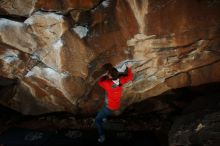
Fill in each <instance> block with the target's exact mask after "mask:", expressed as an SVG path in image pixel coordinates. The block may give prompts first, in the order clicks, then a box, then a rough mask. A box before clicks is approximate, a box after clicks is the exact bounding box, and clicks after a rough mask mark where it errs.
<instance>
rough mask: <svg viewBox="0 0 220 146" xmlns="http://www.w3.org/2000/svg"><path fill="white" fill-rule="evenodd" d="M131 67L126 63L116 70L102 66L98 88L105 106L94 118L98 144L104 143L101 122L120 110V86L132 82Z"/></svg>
mask: <svg viewBox="0 0 220 146" xmlns="http://www.w3.org/2000/svg"><path fill="white" fill-rule="evenodd" d="M130 66H131V65H130V64H128V63H127V65H126V63H125V64H123V65H122V66H121V67H120V68H118V70H117V69H116V68H115V67H113V66H112V64H110V63H107V64H104V65H103V66H102V69H103V70H104V71H105V74H103V75H102V76H101V78H100V79H99V80H98V84H99V86H101V87H102V88H103V89H104V90H105V92H106V94H105V98H106V99H105V100H106V102H105V105H104V106H103V108H102V109H101V110H100V111H99V113H98V114H97V116H96V119H95V123H96V128H97V130H98V134H99V139H98V142H104V141H105V135H104V131H103V127H102V124H103V121H104V120H106V118H107V117H108V116H110V115H112V114H114V112H115V111H118V110H119V108H120V98H121V96H122V90H123V88H122V86H123V85H124V84H125V83H127V82H129V81H131V80H132V76H133V75H132V71H131V67H130ZM119 70H120V71H121V70H126V71H125V72H127V73H120V72H119Z"/></svg>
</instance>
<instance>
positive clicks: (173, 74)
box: [0, 0, 220, 114]
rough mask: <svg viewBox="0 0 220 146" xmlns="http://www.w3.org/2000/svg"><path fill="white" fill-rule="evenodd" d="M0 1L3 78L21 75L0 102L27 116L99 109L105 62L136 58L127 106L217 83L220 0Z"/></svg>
mask: <svg viewBox="0 0 220 146" xmlns="http://www.w3.org/2000/svg"><path fill="white" fill-rule="evenodd" d="M0 3H1V5H0V14H1V18H0V68H1V70H0V76H1V77H4V78H9V79H14V80H16V85H13V89H14V90H15V91H14V92H13V93H14V94H12V95H11V94H9V95H10V96H8V97H5V98H4V99H7V100H1V99H0V102H1V104H3V105H5V106H8V107H11V108H13V109H15V110H17V111H20V112H22V113H24V114H40V113H46V112H53V111H68V112H73V113H85V114H93V113H95V112H96V111H97V109H99V108H100V107H101V106H102V104H103V102H104V98H103V95H104V92H103V90H102V89H101V88H100V87H98V85H97V84H96V79H97V77H98V76H100V67H101V65H103V64H104V63H107V62H111V63H112V64H114V65H118V64H120V62H122V61H126V60H129V61H131V62H132V69H133V73H134V79H133V81H132V82H130V83H128V84H127V85H126V86H125V87H124V89H125V90H124V93H123V97H122V109H124V108H126V107H127V106H129V105H130V104H133V103H136V102H139V101H142V100H144V99H147V98H152V97H154V96H156V95H160V94H162V93H163V92H165V91H168V90H172V89H175V88H180V87H186V86H197V85H201V84H206V83H211V82H219V81H220V68H219V65H220V62H219V61H220V49H219V46H220V35H219V34H220V33H219V32H220V27H219V26H220V25H219V24H220V13H219V8H220V3H219V2H218V1H209V0H204V1H184V0H178V1H177V0H169V1H166V0H159V1H154V0H142V1H136V0H125V1H121V0H104V1H99V0H84V1H83V0H68V1H65V0H62V1H58V0H56V1H43V0H25V2H24V1H4V0H3V1H0ZM19 18H21V19H19ZM9 88H10V87H9ZM9 91H11V90H9Z"/></svg>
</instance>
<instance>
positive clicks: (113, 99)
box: [98, 68, 133, 110]
mask: <svg viewBox="0 0 220 146" xmlns="http://www.w3.org/2000/svg"><path fill="white" fill-rule="evenodd" d="M132 76H133V75H132V71H131V68H128V74H127V75H126V76H122V77H119V82H120V84H121V85H123V84H125V83H127V82H129V81H130V80H132ZM98 84H99V86H101V87H102V88H104V89H105V91H106V94H107V100H108V102H107V107H108V108H109V109H111V110H117V109H119V108H120V98H121V95H122V86H115V84H114V82H113V81H112V80H111V79H105V76H104V77H102V78H101V79H99V81H98Z"/></svg>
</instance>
